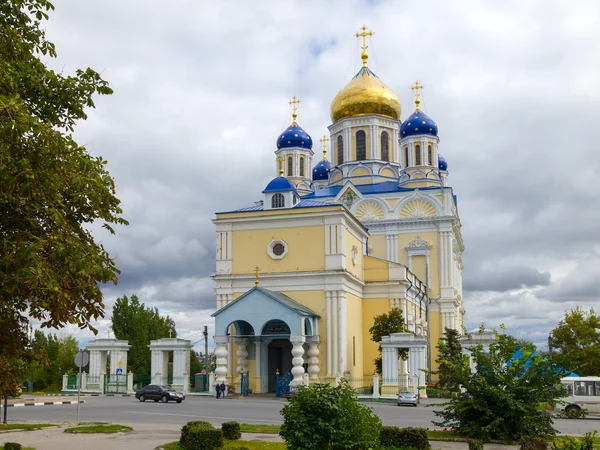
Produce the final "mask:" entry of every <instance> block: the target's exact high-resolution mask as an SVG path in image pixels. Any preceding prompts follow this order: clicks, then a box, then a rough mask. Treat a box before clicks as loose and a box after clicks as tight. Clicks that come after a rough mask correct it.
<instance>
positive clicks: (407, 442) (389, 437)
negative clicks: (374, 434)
mask: <svg viewBox="0 0 600 450" xmlns="http://www.w3.org/2000/svg"><path fill="white" fill-rule="evenodd" d="M379 441H380V442H381V445H382V446H384V447H401V448H407V447H412V448H415V449H417V450H427V449H430V448H431V446H430V445H429V439H428V438H427V430H425V429H424V428H410V427H409V428H398V427H381V432H380V433H379Z"/></svg>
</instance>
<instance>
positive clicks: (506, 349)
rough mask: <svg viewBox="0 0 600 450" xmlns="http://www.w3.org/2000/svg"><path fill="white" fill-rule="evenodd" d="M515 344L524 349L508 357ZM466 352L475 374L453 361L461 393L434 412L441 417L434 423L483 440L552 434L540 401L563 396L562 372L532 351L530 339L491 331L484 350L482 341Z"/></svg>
mask: <svg viewBox="0 0 600 450" xmlns="http://www.w3.org/2000/svg"><path fill="white" fill-rule="evenodd" d="M482 331H483V330H482ZM518 346H520V347H521V349H523V350H524V352H523V354H522V355H521V356H520V357H519V358H518V359H513V354H514V353H515V351H516V349H517V348H518ZM469 351H470V353H471V357H472V358H473V361H474V362H475V366H476V368H477V369H476V373H475V374H474V375H472V374H471V369H470V367H469V366H468V364H467V363H466V361H463V360H460V361H457V362H456V363H455V364H454V366H453V370H454V372H455V373H454V376H455V379H456V380H457V381H458V382H459V383H460V385H461V386H462V388H463V389H464V392H463V393H461V394H459V395H457V396H455V397H454V398H452V399H451V400H450V402H448V403H447V404H446V405H445V408H444V409H443V410H442V411H435V414H436V415H437V416H438V417H441V418H442V421H441V422H434V424H435V425H438V426H442V427H446V428H450V429H452V430H453V431H454V432H456V433H457V434H459V435H463V436H467V437H470V438H473V439H479V440H482V441H484V442H486V441H489V440H492V439H496V440H502V441H520V440H521V439H523V438H525V437H545V436H549V435H554V434H555V433H556V430H554V428H553V426H552V424H553V419H552V416H551V415H550V414H549V413H548V412H547V411H545V410H543V409H542V408H539V405H542V404H545V403H553V402H555V401H556V400H557V399H559V398H561V397H563V396H564V395H565V390H564V388H563V387H562V386H561V384H560V378H561V374H560V371H557V370H556V367H555V366H553V364H552V363H551V362H550V361H548V360H546V359H545V358H542V357H539V356H532V354H533V352H534V351H535V347H534V346H533V345H532V344H528V343H524V342H519V341H517V340H516V339H515V338H513V337H511V336H507V335H504V334H502V335H498V334H496V341H495V342H494V343H492V344H490V345H489V350H488V352H486V351H484V348H483V346H482V345H478V346H476V347H473V348H471V349H469ZM507 362H510V364H507Z"/></svg>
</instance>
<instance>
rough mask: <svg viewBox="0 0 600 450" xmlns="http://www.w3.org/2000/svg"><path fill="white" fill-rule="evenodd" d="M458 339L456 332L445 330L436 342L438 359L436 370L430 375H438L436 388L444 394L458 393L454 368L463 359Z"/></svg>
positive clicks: (450, 329) (457, 382)
mask: <svg viewBox="0 0 600 450" xmlns="http://www.w3.org/2000/svg"><path fill="white" fill-rule="evenodd" d="M459 338H460V334H459V332H458V330H455V329H453V328H446V329H445V330H444V335H443V338H442V339H440V340H439V341H438V345H437V348H438V358H437V359H436V360H435V362H436V363H437V364H438V370H437V371H434V372H432V373H433V374H437V375H438V377H439V379H438V386H439V388H440V389H441V390H442V391H443V392H445V393H453V392H458V391H459V384H460V383H459V380H458V378H457V376H456V371H455V370H454V367H455V366H456V365H457V364H461V363H462V362H463V360H464V358H465V355H463V353H462V346H461V345H460V341H459Z"/></svg>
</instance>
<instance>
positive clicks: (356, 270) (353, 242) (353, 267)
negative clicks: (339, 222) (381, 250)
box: [344, 229, 363, 280]
mask: <svg viewBox="0 0 600 450" xmlns="http://www.w3.org/2000/svg"><path fill="white" fill-rule="evenodd" d="M344 231H345V233H346V249H345V250H346V270H347V271H348V272H350V273H351V274H352V275H354V276H356V277H358V278H359V279H361V280H362V279H363V245H362V242H361V241H360V240H359V239H357V238H356V237H354V235H353V234H352V233H351V232H350V231H349V230H347V229H346V230H344ZM354 246H356V264H353V263H352V247H354Z"/></svg>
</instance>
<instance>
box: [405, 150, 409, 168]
mask: <svg viewBox="0 0 600 450" xmlns="http://www.w3.org/2000/svg"><path fill="white" fill-rule="evenodd" d="M404 167H408V147H404Z"/></svg>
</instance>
